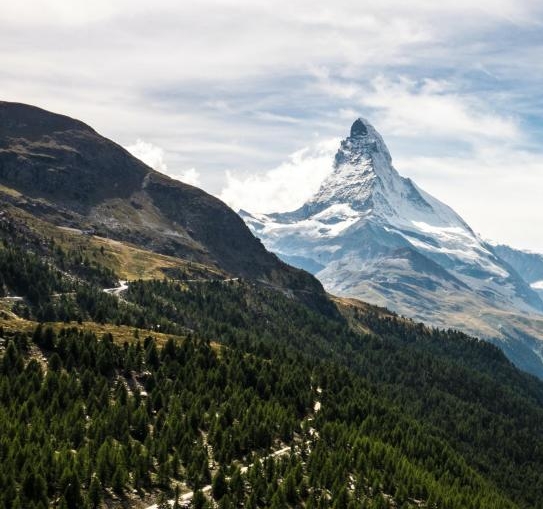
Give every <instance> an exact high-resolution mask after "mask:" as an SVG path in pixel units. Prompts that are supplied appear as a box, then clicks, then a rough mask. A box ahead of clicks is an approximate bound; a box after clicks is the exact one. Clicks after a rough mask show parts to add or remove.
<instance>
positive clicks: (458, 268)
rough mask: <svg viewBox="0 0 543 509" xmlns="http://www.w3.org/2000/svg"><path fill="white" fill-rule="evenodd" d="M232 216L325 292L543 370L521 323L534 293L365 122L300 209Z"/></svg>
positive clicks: (535, 308)
mask: <svg viewBox="0 0 543 509" xmlns="http://www.w3.org/2000/svg"><path fill="white" fill-rule="evenodd" d="M240 214H241V215H242V217H243V218H244V220H245V222H246V223H247V225H248V226H249V227H250V228H251V230H252V231H253V233H254V234H255V235H256V236H257V237H259V238H260V239H261V240H262V242H263V243H264V245H265V246H266V247H267V248H268V249H270V250H271V251H274V252H275V253H276V254H277V255H278V256H279V257H280V258H282V259H283V260H285V261H287V262H288V263H290V264H292V265H295V266H298V267H301V268H304V269H306V270H308V271H310V272H312V273H313V274H315V275H316V276H317V277H318V278H319V279H320V280H321V282H322V283H323V284H324V286H325V288H326V289H327V290H328V291H330V292H331V293H333V294H335V295H339V296H344V297H356V298H360V299H363V300H366V301H369V302H371V303H374V304H378V305H382V306H386V307H388V308H390V309H392V310H394V311H397V312H399V313H402V314H404V315H406V316H409V317H413V318H415V319H418V320H423V321H427V322H429V323H432V324H434V325H436V326H442V327H457V328H461V329H462V330H467V331H469V332H471V333H473V334H476V335H479V336H481V337H485V338H487V339H491V340H493V341H496V342H497V343H499V344H500V345H501V346H502V347H504V349H505V351H506V353H508V354H509V355H510V357H511V358H512V359H513V360H514V361H515V362H517V363H518V364H519V365H521V366H522V367H524V368H525V369H529V370H532V371H534V372H538V373H543V363H542V360H541V359H543V343H542V342H541V341H539V340H538V337H537V336H534V335H533V334H534V333H533V331H532V329H531V328H530V327H527V326H526V324H527V323H531V322H530V321H529V320H527V319H526V317H536V318H535V319H536V320H539V319H543V316H542V315H541V313H542V312H543V303H542V301H541V299H540V297H539V296H538V294H537V293H536V292H535V291H534V290H533V289H532V288H530V285H529V284H528V283H527V282H526V281H524V280H523V279H522V277H521V276H520V275H519V274H518V273H517V272H516V271H515V270H514V269H513V268H512V267H511V265H509V264H508V263H507V262H505V261H504V260H503V259H502V258H501V257H500V256H499V255H498V254H497V252H496V251H495V250H494V248H493V247H492V246H491V245H489V244H487V243H486V242H484V241H483V240H482V239H481V238H480V237H479V236H478V235H477V234H475V233H474V232H473V230H472V229H471V228H470V227H469V226H468V224H467V223H466V222H465V221H464V220H463V219H462V218H461V217H460V216H459V215H458V214H457V213H456V212H455V211H454V210H452V209H451V208H450V207H448V206H447V205H445V204H444V203H442V202H440V201H439V200H437V199H436V198H434V197H433V196H431V195H429V194H428V193H426V192H424V191H423V190H422V189H420V188H419V187H418V186H417V185H416V184H415V183H413V182H412V181H411V180H410V179H408V178H404V177H402V176H401V175H400V174H399V173H398V171H396V169H395V168H394V166H393V164H392V158H391V155H390V152H389V151H388V148H387V146H386V144H385V142H384V141H383V138H382V137H381V135H380V134H379V133H378V132H377V130H376V129H375V128H374V127H373V126H372V125H371V124H370V123H369V122H368V121H367V120H365V119H362V118H359V119H357V120H356V121H355V122H354V123H353V124H352V127H351V130H350V134H349V136H348V137H347V138H345V139H344V140H343V141H342V142H341V144H340V147H339V149H338V151H337V153H336V155H335V157H334V159H333V161H331V170H330V173H329V175H328V176H327V177H326V178H325V179H324V181H323V182H322V184H321V186H320V188H319V190H318V191H317V193H316V194H315V195H313V196H312V197H311V198H310V199H309V200H308V201H307V202H306V203H305V204H304V205H303V206H302V207H300V208H299V209H297V210H295V211H292V212H284V213H273V214H258V213H257V211H255V212H252V213H248V212H245V211H242V212H240ZM520 315H522V318H520ZM519 324H524V325H519ZM534 329H537V327H536V326H534ZM519 337H520V339H519ZM512 341H513V342H514V343H518V342H519V341H520V342H521V343H522V345H523V346H522V348H520V347H518V348H517V347H514V348H513V347H512V346H511V342H512ZM528 343H529V345H530V346H529V347H528V345H527V344H528ZM525 346H526V348H525ZM520 350H522V352H520ZM526 350H529V352H527V351H526ZM519 352H520V353H519Z"/></svg>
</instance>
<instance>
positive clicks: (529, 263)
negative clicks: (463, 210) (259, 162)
mask: <svg viewBox="0 0 543 509" xmlns="http://www.w3.org/2000/svg"><path fill="white" fill-rule="evenodd" d="M370 135H371V136H372V137H373V142H374V144H373V145H372V140H371V139H370V138H369V136H370ZM364 137H365V138H364ZM371 147H373V150H374V152H371V153H374V158H375V161H377V160H378V159H379V158H380V159H379V160H380V161H381V162H382V163H383V164H382V167H380V168H379V170H382V172H380V173H379V175H377V173H375V172H373V169H372V164H373V163H371V161H366V162H367V164H366V163H363V162H362V161H363V158H362V157H360V158H359V157H358V155H357V154H361V153H366V152H363V151H370V150H371ZM368 153H369V152H368ZM364 157H365V156H364ZM351 159H352V160H356V161H358V162H357V163H356V164H359V165H360V166H362V165H364V167H365V170H364V171H365V175H366V177H367V179H366V182H368V186H369V183H370V182H373V184H372V186H370V187H371V188H370V187H368V189H369V191H368V189H360V185H359V183H357V178H358V175H357V172H356V171H355V170H353V169H352V168H349V165H350V164H351V163H350V161H351ZM364 160H365V159H364ZM353 164H354V163H353ZM386 164H389V159H388V157H387V153H386V152H383V145H382V141H381V140H380V139H379V138H378V137H377V134H376V133H374V132H373V131H372V130H371V127H370V126H369V125H367V123H364V122H362V121H360V122H358V123H356V124H355V126H354V127H353V133H352V136H351V137H350V139H348V140H346V141H345V142H344V144H343V145H342V150H341V151H340V153H339V154H338V158H337V170H338V172H340V171H342V170H344V172H345V173H344V174H342V175H339V176H338V178H337V179H335V181H334V179H332V181H331V185H330V186H328V189H323V193H321V194H320V195H319V196H317V197H316V198H315V200H313V201H312V202H311V203H309V204H308V207H307V209H306V210H305V211H297V212H296V213H295V214H293V215H292V216H291V217H290V218H289V219H288V221H290V222H285V225H296V224H299V225H301V227H300V231H301V232H305V237H307V238H312V239H313V240H314V242H315V246H316V247H318V245H319V244H318V241H319V239H320V240H322V239H323V238H330V239H333V236H334V235H335V236H336V237H337V236H338V235H340V234H341V233H343V232H347V231H348V230H349V229H350V228H353V227H355V226H356V223H357V222H359V221H361V216H362V215H363V214H365V216H364V217H366V218H367V219H368V221H369V218H370V217H372V212H371V211H370V210H369V209H368V208H367V204H369V203H373V204H374V205H373V208H374V209H375V210H376V211H378V212H379V214H380V216H379V217H380V221H381V223H380V229H379V227H378V225H377V224H373V225H371V226H372V228H371V229H370V228H369V227H368V228H366V229H365V228H363V227H362V228H361V231H366V237H364V238H362V241H359V240H358V238H357V237H356V235H353V236H352V238H351V242H352V243H353V249H354V248H355V247H356V248H357V252H358V251H361V248H362V247H364V246H367V247H368V249H367V250H366V252H365V253H366V257H368V263H370V262H371V263H376V261H375V258H376V257H378V256H381V257H382V258H383V262H384V264H385V265H386V264H387V263H388V264H389V265H390V267H391V270H390V277H391V278H392V279H391V281H392V282H393V281H394V280H393V278H394V277H397V278H399V273H395V272H394V270H396V271H397V270H398V269H397V267H398V266H399V265H401V257H400V256H399V254H398V253H400V254H401V253H404V259H405V260H406V262H405V265H404V267H403V270H404V273H405V274H407V273H408V272H409V271H411V273H410V277H412V279H413V281H411V282H410V283H409V284H410V285H411V286H412V287H413V288H414V289H419V290H418V291H422V290H420V289H424V290H425V291H426V292H427V295H426V296H427V297H428V299H429V296H431V295H434V297H435V301H436V306H437V305H438V303H440V305H441V306H442V307H443V309H444V305H443V301H439V298H441V297H440V295H441V293H442V292H441V293H440V291H439V287H437V285H438V284H441V285H443V286H444V285H449V286H448V287H447V288H450V289H451V290H450V291H451V292H452V291H453V290H454V291H455V292H457V295H458V297H457V298H458V299H459V298H460V296H461V295H462V292H466V293H468V290H469V285H468V283H469V282H470V279H468V278H472V279H480V280H481V281H480V282H479V286H477V290H469V291H470V292H471V293H470V295H471V298H472V299H473V301H474V302H475V301H477V302H480V299H481V298H483V297H484V296H485V295H486V293H487V292H491V291H494V292H496V293H500V292H501V293H500V295H498V296H496V297H495V302H494V301H493V300H491V298H490V297H489V296H486V297H485V298H487V299H489V305H490V304H492V305H494V306H495V308H494V309H497V306H498V304H496V302H498V303H501V302H509V303H515V304H516V305H518V307H519V309H521V308H522V309H523V310H524V311H522V313H521V311H517V313H518V314H519V315H518V316H523V317H527V316H529V315H531V314H532V313H533V314H534V316H535V315H536V314H537V308H538V300H537V295H536V294H535V293H534V292H532V291H531V290H530V287H529V285H528V284H524V283H523V278H528V274H530V276H529V277H530V278H533V279H534V281H536V280H538V278H539V272H538V270H539V269H538V260H537V259H535V258H533V257H528V258H526V257H525V256H524V255H525V253H524V254H523V253H517V252H513V253H510V255H511V256H510V258H509V261H508V262H507V263H506V261H505V254H502V255H499V253H498V248H497V247H494V248H493V247H492V246H490V245H489V244H486V243H484V242H482V241H481V240H480V239H478V237H476V236H475V235H474V234H473V233H472V232H470V230H469V228H468V227H467V226H466V225H465V224H464V223H463V222H462V221H461V219H460V218H458V216H456V215H455V214H454V213H453V212H452V211H451V210H450V209H449V208H447V207H445V206H444V205H442V204H439V202H437V201H435V200H433V199H431V198H430V197H428V196H427V195H426V194H424V193H423V192H422V191H420V190H419V189H418V188H417V187H416V186H415V185H414V184H413V183H411V182H410V181H408V180H405V179H401V178H400V177H399V176H398V175H397V174H396V173H395V172H393V171H392V170H391V169H390V168H386V166H385V165H386ZM351 170H353V171H351ZM385 170H387V171H388V173H386V172H385ZM372 173H373V174H372ZM349 175H350V176H351V177H350V178H351V184H352V185H350V186H349V185H342V183H344V180H343V179H344V177H349ZM381 179H382V180H383V181H382V182H379V181H378V180H381ZM332 184H333V185H332ZM334 185H335V189H332V188H333V187H334ZM375 190H378V191H379V193H380V194H375V193H377V191H375ZM366 191H367V192H366ZM393 192H397V195H396V201H392V198H390V199H385V197H386V194H390V193H393ZM374 194H375V196H373V195H374ZM392 197H393V196H392ZM402 197H404V198H402ZM377 198H379V199H377ZM400 198H402V199H401V200H400ZM399 202H400V203H399ZM346 204H347V205H348V206H347V205H346ZM392 205H394V210H395V211H396V215H395V216H394V219H393V220H392V219H391V220H390V221H388V222H385V220H386V218H387V217H389V216H390V217H393V213H392V212H393V211H392ZM430 209H431V210H432V211H433V212H431V211H430ZM338 210H339V212H338ZM340 212H341V214H342V215H341V214H340ZM400 212H401V214H400ZM338 214H339V215H340V216H341V217H340V219H338V218H337V217H335V216H337V215H338ZM410 214H417V216H416V217H417V222H418V226H417V227H416V228H414V227H409V223H408V222H407V221H406V218H409V217H411V216H410ZM432 214H433V215H432ZM300 217H302V218H303V217H305V218H306V219H300ZM263 219H264V218H263ZM285 221H287V220H285ZM425 221H426V222H425ZM428 221H434V222H435V224H434V223H427V222H428ZM437 221H441V222H440V223H437ZM451 223H452V224H454V228H455V229H454V230H453V233H454V235H455V237H454V239H453V240H451V239H450V238H449V237H446V238H445V239H444V240H442V241H441V242H442V243H441V244H440V243H438V242H437V240H436V241H435V245H433V247H434V249H435V250H437V251H438V253H437V254H440V252H441V251H440V250H444V249H445V248H447V249H450V250H452V249H453V247H454V245H455V242H456V243H457V244H458V245H459V246H460V245H464V244H465V243H466V242H467V241H466V239H471V242H472V243H473V247H472V251H471V252H470V253H471V258H473V259H474V260H475V261H473V262H471V263H468V261H466V258H467V259H469V257H464V258H463V259H462V260H463V263H464V265H461V264H460V263H459V262H458V269H457V270H456V271H453V270H452V269H450V268H449V269H445V268H443V267H442V266H441V264H442V263H444V262H443V260H442V259H441V258H439V256H437V254H436V258H435V260H432V259H430V257H429V254H428V252H432V249H430V248H431V247H432V244H431V241H432V238H431V234H432V235H433V234H434V232H433V231H432V232H431V233H429V232H426V230H428V226H426V225H427V224H432V225H434V227H436V228H437V226H436V224H438V225H440V228H441V230H439V231H445V232H449V230H447V229H446V228H448V226H447V225H450V224H451ZM386 228H388V229H389V230H391V232H387V230H386ZM393 229H394V230H393ZM392 230H393V231H392ZM308 232H309V233H308ZM368 232H369V233H368ZM387 234H390V235H391V239H392V240H390V239H388V238H387ZM449 234H450V236H452V233H450V232H449ZM371 235H374V236H373V237H372V236H371ZM415 235H418V237H416V238H417V239H418V241H419V242H421V243H423V244H424V245H425V246H430V247H427V248H426V251H424V250H423V249H422V248H420V252H419V251H417V252H415V249H414V248H410V247H409V246H410V243H409V244H408V243H407V241H406V242H405V243H403V244H401V245H400V246H397V245H396V244H395V243H394V242H399V240H398V239H401V238H403V239H404V240H405V239H413V238H414V236H415ZM375 239H377V240H379V243H377V242H374V245H373V246H372V245H370V243H369V240H372V241H375ZM340 240H341V238H339V237H338V238H336V239H335V240H334V242H335V244H334V243H330V244H327V245H326V246H324V247H327V248H328V250H326V249H321V250H320V251H318V252H319V253H322V256H321V257H320V258H319V257H315V259H313V258H311V257H310V256H308V255H309V254H310V253H311V251H307V252H305V251H304V252H301V254H300V255H299V256H300V258H299V260H300V261H301V262H304V263H307V264H313V268H314V269H315V270H316V271H317V272H320V271H322V270H323V269H322V267H323V266H324V264H323V262H324V261H325V256H324V254H326V253H331V252H333V251H334V250H336V251H338V250H339V249H340V247H339V248H336V247H334V246H340V242H339V241H340ZM461 243H464V244H461ZM332 248H333V249H332ZM372 249H373V250H374V251H375V253H380V254H375V255H374V260H373V261H372V260H371V259H370V258H369V255H370V254H371V253H372ZM361 252H362V251H361ZM455 253H456V251H455ZM441 254H443V253H441ZM393 255H395V256H396V258H393ZM328 256H329V255H328ZM358 256H359V257H360V256H361V255H358ZM387 257H388V258H387ZM398 260H400V262H398ZM353 262H357V260H355V259H354V258H353ZM357 263H358V262H357ZM415 263H418V264H419V265H418V266H417V267H418V268H419V269H420V274H415V273H413V268H412V267H413V266H414V265H413V264H415ZM514 265H515V266H516V267H517V268H516V269H514V267H513V266H514ZM353 267H355V265H354V263H353V264H352V265H351V266H349V265H348V264H346V265H345V267H344V268H345V269H349V270H350V271H351V272H353ZM392 269H394V270H392ZM524 271H525V272H526V275H523V276H522V277H521V274H522V273H523V272H524ZM481 273H483V274H485V276H486V275H488V277H489V278H491V277H495V280H490V281H487V282H486V283H485V282H484V277H483V276H481ZM378 274H381V273H380V272H378ZM395 274H396V275H395ZM381 275H382V274H381ZM417 275H418V276H420V278H421V280H422V281H421V282H418V281H417V277H416V276H417ZM439 278H441V280H440V279H439ZM432 284H435V285H436V287H435V288H434V287H433V286H432ZM417 285H418V286H417ZM536 286H537V284H536ZM392 288H394V287H392ZM432 292H434V293H433V294H432ZM477 292H479V293H477ZM479 294H480V295H479ZM481 295H482V296H483V297H481ZM500 305H502V304H500ZM474 309H475V308H474ZM532 310H533V311H532ZM464 312H465V314H466V315H468V310H467V309H465V310H464ZM494 312H496V311H494ZM512 344H514V346H515V347H517V346H518V343H512ZM516 351H517V352H518V350H516ZM541 423H543V381H541V380H539V379H537V378H536V377H534V376H532V375H530V374H528V373H525V372H523V371H521V370H520V369H518V368H517V367H515V365H514V364H513V363H511V362H510V361H509V360H508V359H507V358H506V356H505V355H504V353H503V352H501V351H500V350H499V349H498V348H497V347H496V346H494V345H492V344H490V343H488V342H486V341H480V340H478V339H476V338H473V337H469V336H467V335H466V334H464V333H462V332H459V331H455V330H439V329H436V328H432V327H428V326H426V325H424V324H422V323H417V322H415V321H413V320H411V319H408V318H404V317H401V316H398V315H397V314H395V313H393V312H390V311H389V310H387V309H384V308H382V307H377V306H374V305H371V304H367V303H365V302H362V301H360V300H357V299H353V298H344V297H337V296H332V295H330V294H327V293H326V292H325V291H324V290H323V287H322V285H321V283H319V281H318V280H317V279H316V278H315V277H314V276H312V275H311V274H309V273H308V272H305V271H303V270H300V269H295V268H292V267H291V266H289V265H287V264H286V263H284V262H281V261H280V260H279V259H278V258H277V256H276V255H274V254H271V253H269V252H268V251H266V249H265V247H264V246H263V245H262V243H261V242H259V241H258V240H257V239H256V238H255V237H254V236H253V235H252V234H251V232H250V230H249V228H248V227H247V226H246V225H245V223H244V222H243V221H242V220H241V219H240V218H239V216H238V215H237V214H236V213H234V212H233V211H232V210H231V209H229V208H228V207H227V206H226V205H224V204H223V203H222V202H220V201H219V200H217V199H216V198H213V197H212V196H210V195H208V194H207V193H205V192H203V191H201V190H199V189H197V188H194V187H191V186H187V185H185V184H182V183H180V182H176V181H173V180H171V179H169V178H168V177H166V176H164V175H161V174H160V173H157V172H155V171H153V170H152V169H151V168H149V167H147V166H145V165H144V164H143V163H141V162H140V161H139V160H137V159H135V158H134V157H132V156H131V155H130V154H128V153H127V152H126V151H125V150H124V149H122V148H121V147H120V146H119V145H117V144H115V143H114V142H112V141H110V140H107V139H106V138H104V137H103V136H101V135H100V134H98V133H97V132H96V131H94V130H93V129H92V128H91V127H89V126H87V125H86V124H84V123H82V122H80V121H77V120H74V119H70V118H68V117H65V116H62V115H57V114H54V113H51V112H47V111H44V110H41V109H39V108H35V107H32V106H27V105H22V104H14V103H0V429H2V437H1V438H0V508H6V509H15V508H21V507H24V508H26V507H28V508H36V509H37V508H45V507H61V508H66V509H79V508H81V507H85V508H86V507H89V508H91V507H92V508H93V509H106V508H127V507H134V508H136V509H157V508H164V507H171V506H174V507H175V506H177V507H189V506H190V507H194V508H198V509H204V508H211V507H219V508H220V509H233V508H236V507H246V508H259V507H262V508H264V507H269V508H271V509H284V508H285V509H286V508H291V509H295V508H299V507H305V508H308V509H309V508H322V509H339V508H342V509H352V508H355V507H356V508H359V507H365V508H368V509H392V508H402V509H404V508H405V509H435V508H436V507H440V508H441V507H443V508H449V509H483V508H484V509H487V508H488V509H525V508H536V509H540V508H542V507H543V506H542V501H543V477H542V472H543V454H542V452H543V427H542V425H541Z"/></svg>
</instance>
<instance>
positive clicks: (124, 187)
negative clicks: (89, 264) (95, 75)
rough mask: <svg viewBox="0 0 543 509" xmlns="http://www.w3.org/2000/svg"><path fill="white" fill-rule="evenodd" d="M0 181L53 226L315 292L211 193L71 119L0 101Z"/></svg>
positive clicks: (4, 196) (8, 196) (1, 196)
mask: <svg viewBox="0 0 543 509" xmlns="http://www.w3.org/2000/svg"><path fill="white" fill-rule="evenodd" d="M0 184H1V185H3V186H5V188H7V190H6V189H4V190H3V192H2V190H1V189H0V201H1V200H9V201H10V202H11V203H13V204H15V205H17V206H20V207H23V208H25V209H26V210H28V211H31V212H32V213H33V214H36V215H40V216H42V217H46V218H47V220H49V221H51V222H54V223H56V224H60V225H65V226H72V227H77V228H82V229H87V230H91V231H93V232H96V233H97V234H100V235H103V236H108V237H110V238H114V239H118V240H123V241H130V242H132V243H134V244H136V245H139V246H142V247H145V248H147V249H151V250H154V251H157V252H160V253H164V254H170V255H176V256H180V257H183V258H189V259H191V260H194V261H197V262H202V263H206V264H209V265H213V266H216V267H219V268H221V269H223V270H224V271H226V272H228V273H230V274H232V275H233V276H241V277H246V278H250V279H254V280H261V281H264V282H266V283H269V284H273V285H277V286H279V287H282V288H285V289H289V290H290V289H293V290H302V291H304V292H306V294H311V293H314V294H320V293H322V287H321V285H320V284H319V283H318V281H317V280H315V279H314V278H313V277H311V276H310V275H309V274H307V273H305V272H303V271H301V270H299V269H294V268H292V267H290V266H288V265H286V264H285V263H283V262H282V261H280V260H279V259H278V258H277V257H276V256H275V255H273V254H271V253H269V252H267V251H266V249H265V248H264V246H263V245H262V244H261V242H260V241H259V240H257V239H255V238H254V236H253V235H252V234H251V232H250V231H249V229H248V228H247V227H246V225H245V224H244V222H243V221H242V219H241V218H240V217H239V216H238V215H237V214H236V213H235V212H234V211H232V210H231V209H230V208H228V207H227V206H226V205H225V204H224V203H222V202H221V201H220V200H218V199H217V198H214V197H213V196H211V195H209V194H207V193H205V192H204V191H202V190H200V189H198V188H195V187H193V186H190V185H187V184H184V183H182V182H179V181H176V180H173V179H171V178H169V177H167V176H165V175H162V174H160V173H158V172H156V171H154V170H152V169H151V168H149V167H148V166H146V165H145V164H144V163H142V162H141V161H140V160H138V159H136V158H135V157H133V156H132V155H131V154H129V153H128V152H127V151H126V150H125V149H123V148H122V147H121V146H119V145H117V144H116V143H114V142H112V141H110V140H108V139H106V138H104V137H102V136H100V135H99V134H98V133H97V132H96V131H94V130H93V129H92V128H91V127H89V126H88V125H86V124H84V123H82V122H80V121H78V120H74V119H71V118H69V117H66V116H63V115H57V114H54V113H51V112H48V111H44V110H42V109H39V108H36V107H33V106H28V105H24V104H16V103H8V102H0ZM8 191H9V192H8Z"/></svg>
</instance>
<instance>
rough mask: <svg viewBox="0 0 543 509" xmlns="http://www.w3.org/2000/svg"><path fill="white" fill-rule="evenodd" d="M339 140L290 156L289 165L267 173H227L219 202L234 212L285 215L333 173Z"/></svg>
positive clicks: (280, 166)
mask: <svg viewBox="0 0 543 509" xmlns="http://www.w3.org/2000/svg"><path fill="white" fill-rule="evenodd" d="M338 143H339V140H337V139H332V140H327V141H321V142H318V143H316V144H315V145H313V146H311V147H306V148H303V149H301V150H298V151H297V152H294V153H293V154H291V155H290V156H289V158H288V161H286V162H284V163H282V164H281V165H279V166H278V167H277V168H273V169H271V170H268V171H266V172H264V173H259V174H250V175H240V174H238V173H236V172H232V171H228V172H227V173H226V181H227V182H226V187H225V188H224V189H223V190H222V191H221V193H220V195H219V198H221V199H222V200H223V201H224V202H225V203H227V204H228V205H230V206H231V207H232V208H233V209H234V210H239V209H244V210H247V211H250V212H285V211H289V210H294V209H295V208H297V207H299V206H300V205H302V204H303V203H304V201H305V200H306V199H307V198H309V197H310V196H311V195H313V194H314V193H315V192H316V191H317V190H318V188H319V186H320V184H321V182H322V181H323V180H324V178H325V177H326V175H328V174H329V173H330V171H331V170H332V160H333V156H334V153H335V151H336V150H337V147H338Z"/></svg>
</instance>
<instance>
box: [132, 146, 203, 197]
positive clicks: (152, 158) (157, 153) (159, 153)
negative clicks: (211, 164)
mask: <svg viewBox="0 0 543 509" xmlns="http://www.w3.org/2000/svg"><path fill="white" fill-rule="evenodd" d="M125 148H126V150H128V152H130V153H131V154H132V155H133V156H134V157H137V158H138V159H139V160H140V161H143V162H144V163H145V164H146V165H147V166H150V167H151V168H153V170H156V171H159V172H160V173H164V174H166V175H169V176H170V177H172V178H174V179H177V180H180V181H181V182H184V183H185V184H190V185H191V186H197V187H201V185H202V181H201V179H200V177H201V175H200V173H199V172H198V171H196V168H189V169H188V170H185V171H181V172H179V171H172V170H168V166H167V164H166V162H165V160H164V149H162V148H161V147H159V146H157V145H153V144H152V143H149V142H146V141H143V140H141V139H138V140H137V141H136V143H134V144H133V145H128V146H127V147H125Z"/></svg>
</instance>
